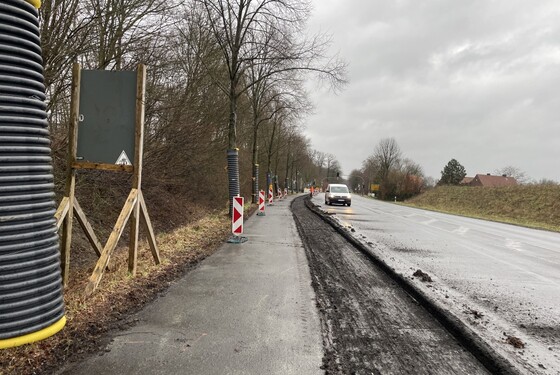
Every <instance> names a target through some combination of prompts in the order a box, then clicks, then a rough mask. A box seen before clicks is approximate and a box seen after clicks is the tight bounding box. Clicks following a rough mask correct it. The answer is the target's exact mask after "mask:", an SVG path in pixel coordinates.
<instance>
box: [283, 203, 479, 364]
mask: <svg viewBox="0 0 560 375" xmlns="http://www.w3.org/2000/svg"><path fill="white" fill-rule="evenodd" d="M292 211H293V213H294V217H295V219H296V223H297V224H298V229H299V232H300V236H301V237H302V240H303V243H304V244H305V245H306V251H307V257H308V260H309V266H310V270H311V275H312V278H313V286H314V289H315V293H316V296H317V297H316V298H317V303H318V306H319V309H320V311H321V313H322V321H323V330H324V331H323V335H324V337H325V338H324V341H325V347H326V354H325V359H324V368H325V370H326V372H327V374H339V373H342V374H412V373H414V374H487V373H488V372H487V370H486V369H485V368H484V367H483V366H482V364H481V363H479V362H478V360H477V359H476V358H474V356H472V355H471V354H470V352H469V351H468V350H466V349H465V348H463V347H462V346H461V345H459V343H458V342H457V341H456V340H455V338H454V337H453V336H451V334H450V333H449V332H448V331H447V330H446V329H445V328H444V327H443V326H442V325H440V324H439V323H438V322H437V321H436V320H435V319H434V318H433V317H432V316H431V315H430V314H429V313H428V312H427V311H426V310H425V309H424V308H423V307H421V306H419V305H418V303H417V302H416V301H415V300H414V299H412V298H411V297H410V296H409V295H408V294H407V293H405V292H404V290H403V289H402V288H401V287H400V286H399V285H398V284H397V283H396V282H395V281H393V280H392V279H391V278H390V277H389V276H388V275H387V274H385V273H384V272H383V271H382V270H380V269H379V268H378V267H376V266H375V265H374V264H373V263H372V262H371V260H370V259H369V258H368V257H367V256H365V255H364V254H363V253H361V252H360V251H359V250H357V249H356V248H355V247H354V246H352V245H351V244H350V243H349V242H348V241H347V240H345V239H344V238H343V237H342V236H341V235H340V234H339V233H338V232H336V231H335V230H334V229H333V228H332V227H331V226H330V225H329V224H327V223H325V222H323V221H322V220H321V219H319V217H318V216H317V215H315V214H314V213H313V212H311V211H310V210H309V209H308V208H307V207H306V206H305V204H304V201H303V199H296V200H295V201H294V203H293V204H292Z"/></svg>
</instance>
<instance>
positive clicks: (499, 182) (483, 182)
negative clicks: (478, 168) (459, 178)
mask: <svg viewBox="0 0 560 375" xmlns="http://www.w3.org/2000/svg"><path fill="white" fill-rule="evenodd" d="M469 185H470V186H486V187H498V186H512V185H517V180H516V179H515V178H514V177H507V176H492V175H489V174H477V175H476V176H474V178H473V179H472V181H471V182H470V183H469Z"/></svg>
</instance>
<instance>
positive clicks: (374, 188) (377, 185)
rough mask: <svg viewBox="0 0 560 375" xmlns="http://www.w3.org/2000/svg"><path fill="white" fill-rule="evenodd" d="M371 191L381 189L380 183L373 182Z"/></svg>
mask: <svg viewBox="0 0 560 375" xmlns="http://www.w3.org/2000/svg"><path fill="white" fill-rule="evenodd" d="M371 191H379V184H371Z"/></svg>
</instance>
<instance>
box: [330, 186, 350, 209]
mask: <svg viewBox="0 0 560 375" xmlns="http://www.w3.org/2000/svg"><path fill="white" fill-rule="evenodd" d="M333 203H342V204H343V205H345V204H347V205H348V206H350V204H351V203H352V194H350V190H348V186H346V185H344V184H329V186H327V190H325V204H327V205H330V204H333Z"/></svg>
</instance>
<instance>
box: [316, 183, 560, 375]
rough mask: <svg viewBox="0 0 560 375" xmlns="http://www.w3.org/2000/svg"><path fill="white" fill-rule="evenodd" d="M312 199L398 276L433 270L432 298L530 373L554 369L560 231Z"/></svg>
mask: <svg viewBox="0 0 560 375" xmlns="http://www.w3.org/2000/svg"><path fill="white" fill-rule="evenodd" d="M313 203H315V204H316V205H319V206H321V209H323V210H325V211H327V212H329V213H330V214H333V215H335V216H336V218H337V219H338V220H339V221H340V223H341V224H342V225H344V226H346V227H348V228H349V229H350V228H351V229H350V230H351V231H352V233H353V235H354V236H355V237H356V238H359V239H360V240H361V241H362V242H365V243H369V244H370V246H371V247H372V248H374V249H375V251H376V252H377V253H378V254H379V255H380V256H381V257H382V258H383V259H384V260H385V261H386V262H387V263H388V264H390V265H391V266H392V267H394V268H395V269H396V270H398V271H399V272H401V273H402V274H403V275H409V276H412V273H413V272H415V270H417V269H421V270H422V271H423V272H426V273H428V274H429V275H431V276H432V278H433V279H434V283H433V284H432V285H430V286H431V288H430V293H433V295H434V297H435V298H439V299H440V300H441V301H442V303H444V304H446V305H447V306H448V308H450V309H452V310H455V312H456V313H457V315H459V316H460V317H462V318H463V319H465V320H467V321H469V322H470V323H471V325H472V327H473V328H475V329H477V330H478V331H479V332H480V333H481V334H482V335H484V336H485V338H487V339H488V341H489V342H490V343H491V344H492V345H493V346H495V347H496V348H497V349H498V350H500V351H502V353H505V354H507V355H509V356H511V357H512V358H513V359H514V360H516V361H518V362H519V363H521V364H523V366H524V367H525V368H526V369H527V370H528V371H531V372H534V373H543V374H559V373H560V361H559V353H560V308H559V307H558V306H560V234H558V233H552V232H547V231H540V230H534V229H527V228H522V227H518V226H513V225H507V224H500V223H494V222H488V221H483V220H475V219H470V218H464V217H459V216H453V215H446V214H440V213H436V212H431V211H426V210H419V209H414V208H409V207H405V206H401V205H396V204H393V203H386V202H380V201H377V200H373V199H369V198H363V197H360V196H357V195H354V196H353V201H352V206H351V207H346V206H326V205H325V204H324V195H323V194H318V195H316V196H315V197H314V199H313ZM508 336H513V337H518V338H520V339H521V341H522V342H523V343H524V344H525V348H523V349H515V348H513V347H512V346H511V345H508V344H507V343H506V340H505V338H506V337H508Z"/></svg>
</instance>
